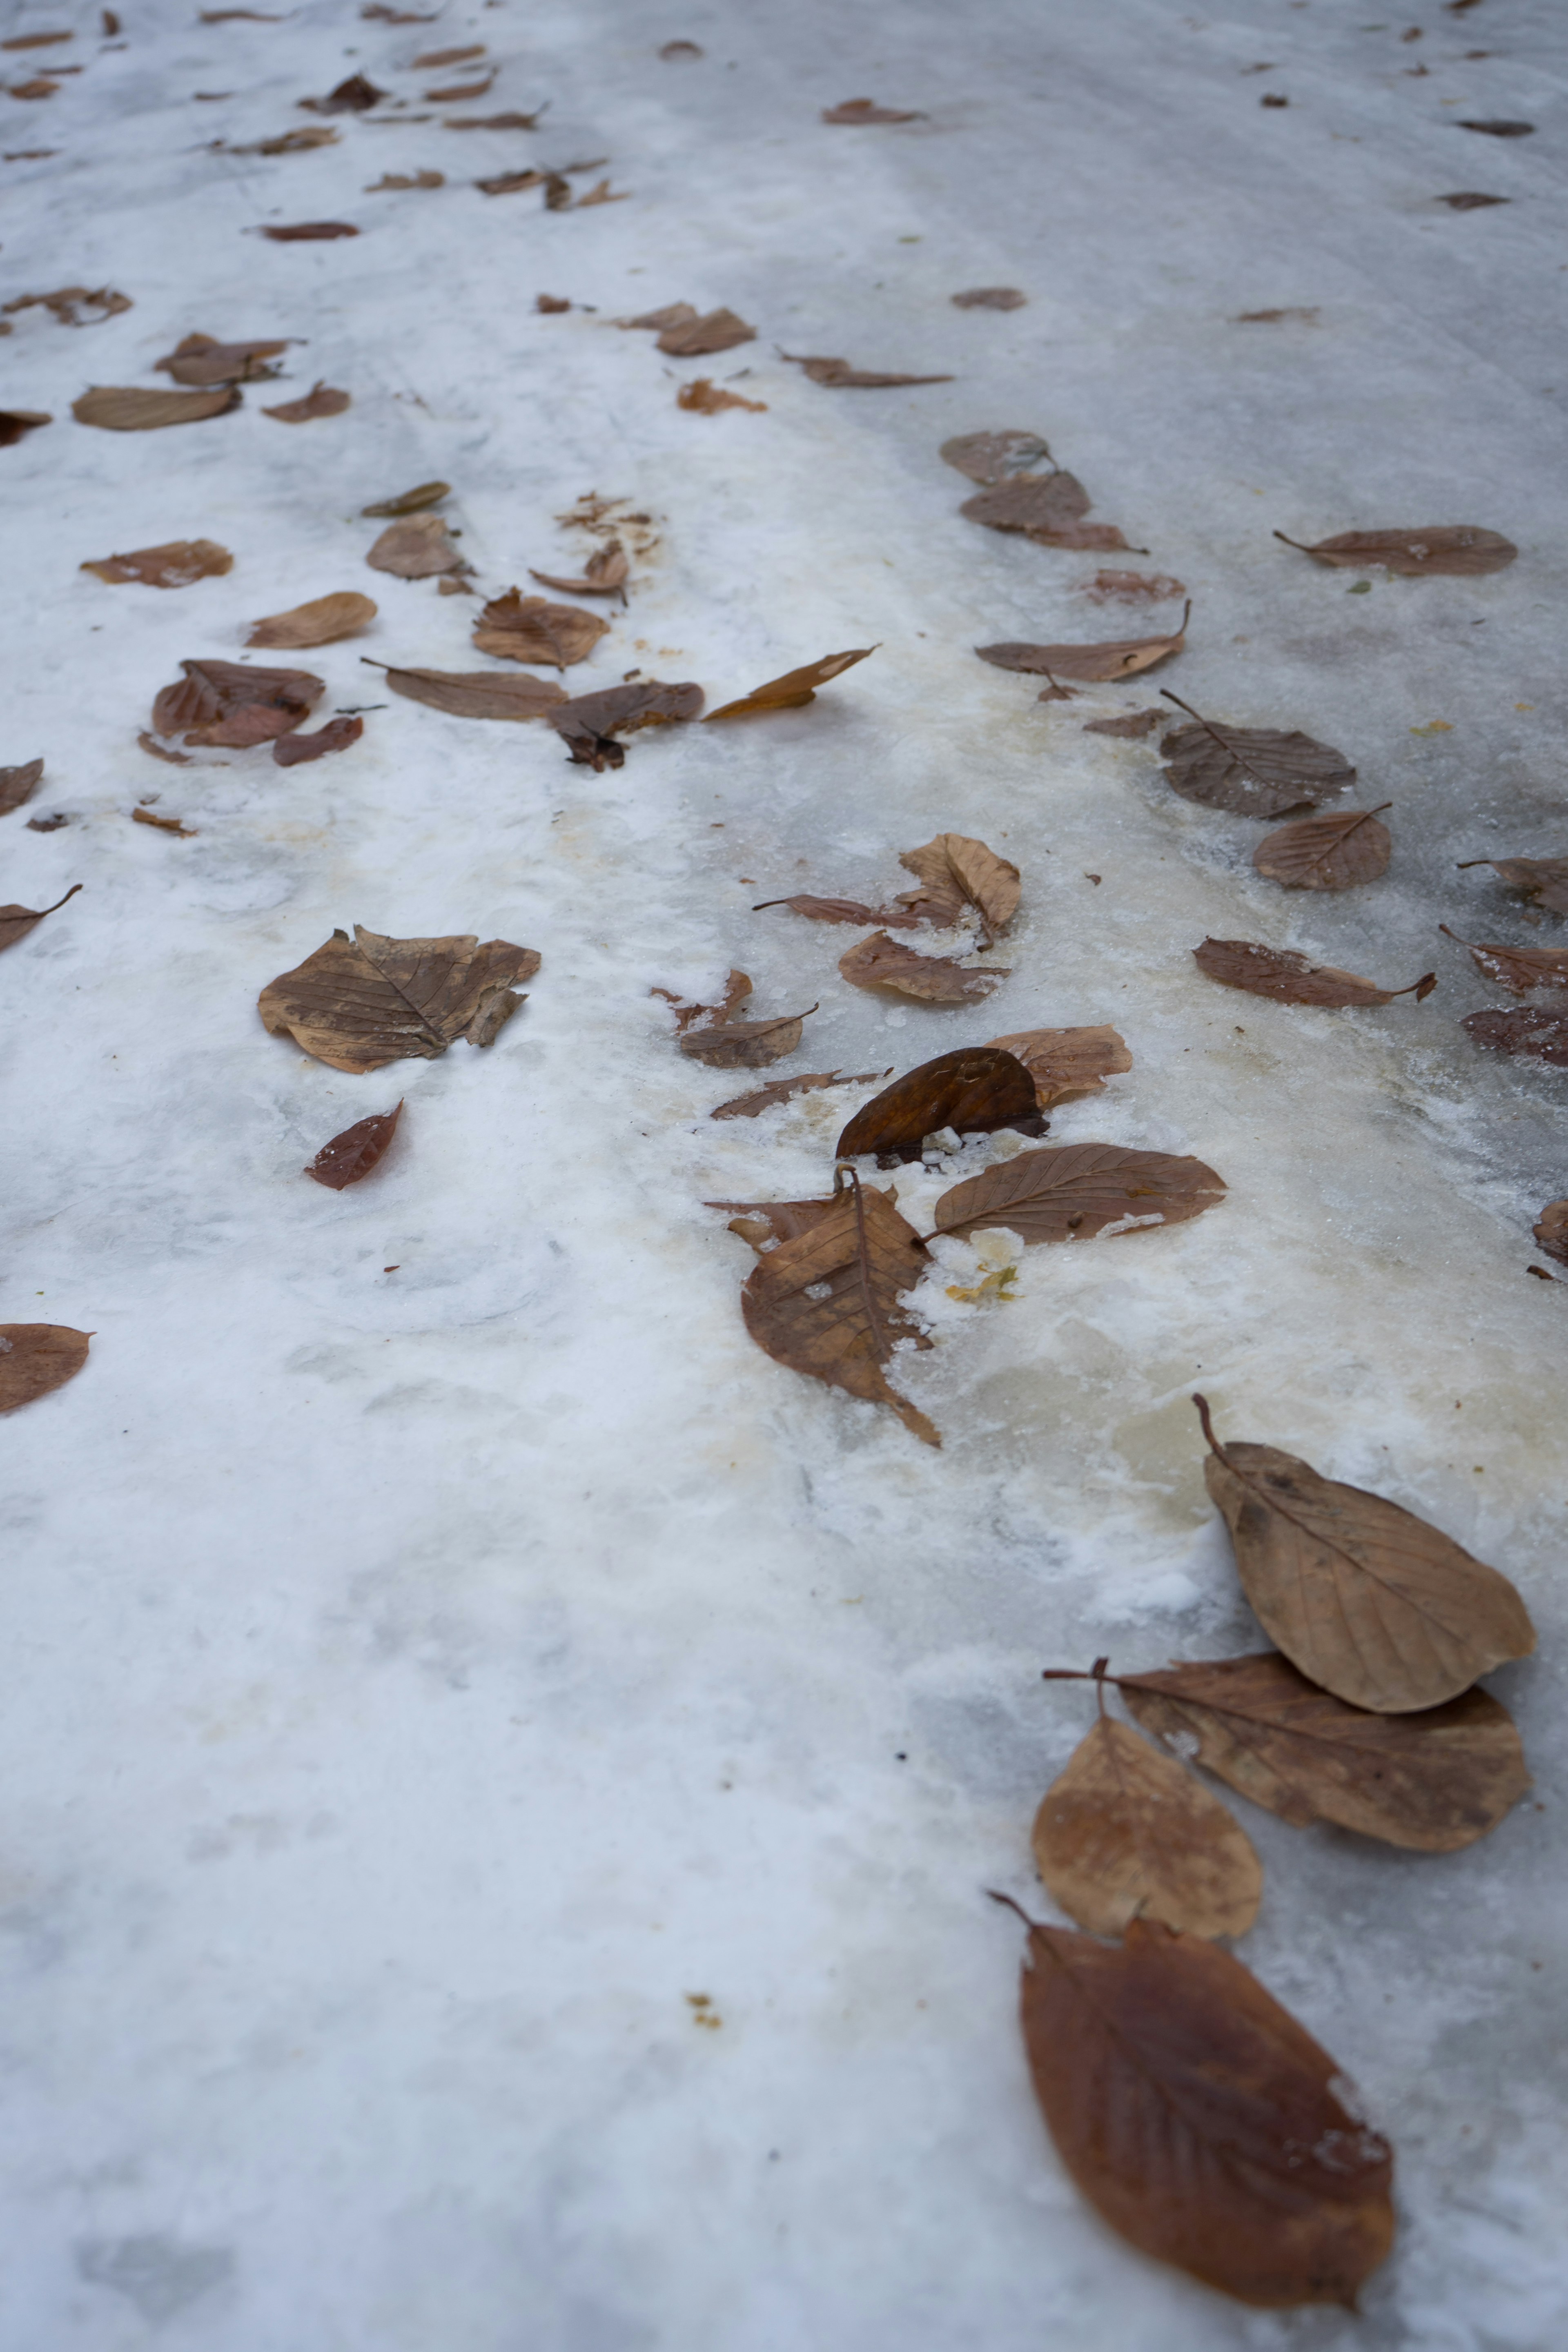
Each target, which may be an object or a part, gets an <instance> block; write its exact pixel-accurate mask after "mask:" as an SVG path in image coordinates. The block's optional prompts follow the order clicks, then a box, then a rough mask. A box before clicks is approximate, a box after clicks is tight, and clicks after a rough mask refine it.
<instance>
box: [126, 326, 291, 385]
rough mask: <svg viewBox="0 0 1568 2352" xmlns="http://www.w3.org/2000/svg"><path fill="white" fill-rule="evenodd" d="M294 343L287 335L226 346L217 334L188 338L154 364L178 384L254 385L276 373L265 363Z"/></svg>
mask: <svg viewBox="0 0 1568 2352" xmlns="http://www.w3.org/2000/svg"><path fill="white" fill-rule="evenodd" d="M291 340H292V338H291V337H290V336H288V335H273V336H270V337H268V336H262V337H258V336H252V337H251V338H250V339H249V341H246V342H237V343H223V342H219V341H218V339H217V337H216V335H187V336H185V338H184V341H182V342H178V343H176V344H175V346H174V350H173V351H172V352H164V354H163V358H162V359H161V360H154V361H153V366H154V367H155V368H157V369H158V370H159V371H160V372H161V373H163V374H164V375H172V376H173V377H174V382H175V383H184V384H198V385H208V384H218V383H257V382H258V381H261V380H263V379H264V378H266V377H268V376H272V375H276V374H277V373H278V371H277V369H276V368H272V367H268V366H267V365H266V364H265V362H267V361H268V360H270V359H275V358H276V357H277V355H278V353H279V352H286V351H287V350H288V348H289V342H290V341H291Z"/></svg>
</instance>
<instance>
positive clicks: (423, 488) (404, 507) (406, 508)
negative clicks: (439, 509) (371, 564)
mask: <svg viewBox="0 0 1568 2352" xmlns="http://www.w3.org/2000/svg"><path fill="white" fill-rule="evenodd" d="M451 490H452V485H451V483H450V482H421V483H419V484H418V486H417V487H416V488H414V489H412V490H404V491H403V492H401V493H400V495H399V496H398V497H397V498H395V499H376V500H375V501H374V504H373V505H371V506H368V507H361V509H360V512H361V514H363V515H411V514H417V513H418V512H419V511H420V509H421V508H423V507H436V506H439V505H440V503H441V500H442V499H445V498H449V497H450V496H451ZM385 536H386V533H385V532H384V531H383V533H382V538H383V539H384V538H385ZM379 544H380V541H377V545H379Z"/></svg>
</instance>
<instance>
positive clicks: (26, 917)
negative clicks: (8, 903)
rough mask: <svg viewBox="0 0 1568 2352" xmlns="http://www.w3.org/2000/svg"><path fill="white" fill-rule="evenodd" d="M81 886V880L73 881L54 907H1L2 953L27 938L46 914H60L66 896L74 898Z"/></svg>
mask: <svg viewBox="0 0 1568 2352" xmlns="http://www.w3.org/2000/svg"><path fill="white" fill-rule="evenodd" d="M81 887H82V886H81V884H80V883H79V882H73V883H72V884H71V886H70V888H69V889H68V891H67V892H66V897H65V898H57V899H56V900H55V903H54V905H53V906H52V907H15V906H13V907H0V953H3V952H4V950H5V949H6V948H14V947H15V946H16V942H17V940H25V939H26V936H27V933H28V932H29V931H30V930H32V929H34V927H35V926H36V925H37V924H38V923H41V922H42V921H43V919H44V917H45V916H46V915H57V914H58V912H59V910H60V908H62V907H63V906H64V905H65V903H66V898H75V897H76V894H77V892H78V891H79V889H80V888H81Z"/></svg>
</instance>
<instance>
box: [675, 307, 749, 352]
mask: <svg viewBox="0 0 1568 2352" xmlns="http://www.w3.org/2000/svg"><path fill="white" fill-rule="evenodd" d="M756 340H757V331H756V329H755V327H748V326H747V324H746V322H745V320H744V319H740V318H737V317H736V315H735V313H734V311H733V310H710V311H709V313H708V315H707V316H706V318H700V319H681V320H677V321H676V322H675V323H674V324H673V325H671V326H668V327H666V329H665V330H664V332H663V333H662V334H661V335H660V337H659V339H658V349H659V350H660V351H661V352H668V354H669V356H670V358H671V359H676V360H700V359H705V358H706V357H707V356H708V354H709V353H710V352H730V351H733V350H734V348H735V346H736V344H737V343H754V342H755V341H756Z"/></svg>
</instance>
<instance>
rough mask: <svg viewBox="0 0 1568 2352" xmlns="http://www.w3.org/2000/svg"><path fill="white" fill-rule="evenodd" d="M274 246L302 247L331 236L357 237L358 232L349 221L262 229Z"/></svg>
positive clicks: (299, 222) (297, 223)
mask: <svg viewBox="0 0 1568 2352" xmlns="http://www.w3.org/2000/svg"><path fill="white" fill-rule="evenodd" d="M261 234H262V236H269V237H270V238H271V239H272V241H273V243H274V244H275V245H304V244H310V243H311V242H312V241H315V242H320V241H321V240H322V239H323V238H327V237H333V236H358V235H359V231H358V229H357V228H355V227H354V226H353V224H352V223H351V222H349V221H295V222H294V223H293V224H292V225H291V226H289V227H288V228H264V229H263V230H262V232H261Z"/></svg>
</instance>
